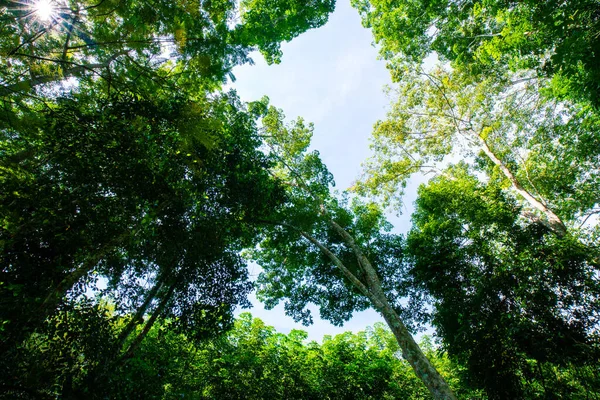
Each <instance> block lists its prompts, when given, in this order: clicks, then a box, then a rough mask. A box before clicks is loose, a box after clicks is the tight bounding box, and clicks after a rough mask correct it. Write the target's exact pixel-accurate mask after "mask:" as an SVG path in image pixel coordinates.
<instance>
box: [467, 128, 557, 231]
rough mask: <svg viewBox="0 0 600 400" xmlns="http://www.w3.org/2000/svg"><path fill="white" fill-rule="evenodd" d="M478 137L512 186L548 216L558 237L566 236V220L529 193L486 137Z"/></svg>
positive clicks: (547, 218) (548, 224)
mask: <svg viewBox="0 0 600 400" xmlns="http://www.w3.org/2000/svg"><path fill="white" fill-rule="evenodd" d="M478 137H479V142H480V143H481V149H482V150H483V152H484V153H485V154H486V155H487V156H488V158H489V159H490V160H492V162H493V163H494V164H496V165H497V166H498V167H499V168H500V170H501V171H502V173H503V174H504V176H506V177H507V178H508V180H509V181H510V183H511V184H512V187H513V188H514V189H515V190H516V191H517V193H519V194H520V195H521V196H523V197H524V198H525V200H527V202H528V203H529V204H530V205H531V206H532V207H533V208H535V209H536V210H538V211H540V212H541V213H542V214H543V215H544V216H545V217H546V221H545V222H547V223H546V224H545V225H547V226H548V227H549V228H550V229H551V230H552V231H553V232H554V233H555V234H556V235H557V236H558V237H563V236H565V235H566V234H567V227H566V226H565V224H564V222H563V221H562V220H561V219H560V217H559V216H558V215H556V213H555V212H554V211H552V210H551V209H549V208H548V207H547V206H546V205H545V204H544V203H542V202H541V201H539V200H538V199H536V198H535V196H533V195H532V194H531V193H529V191H528V190H527V189H525V188H524V187H523V185H521V182H519V180H518V179H517V177H516V176H515V175H514V174H513V173H512V171H511V170H510V169H508V167H507V166H506V165H505V164H504V162H503V161H502V160H500V158H498V156H496V154H495V153H494V152H493V151H492V149H490V146H488V144H487V142H486V141H485V139H484V138H482V137H481V136H478Z"/></svg>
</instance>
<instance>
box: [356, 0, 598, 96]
mask: <svg viewBox="0 0 600 400" xmlns="http://www.w3.org/2000/svg"><path fill="white" fill-rule="evenodd" d="M352 4H353V6H354V7H355V8H356V9H357V10H358V12H359V13H360V15H361V17H362V21H363V25H364V26H365V27H368V28H371V29H372V31H373V35H374V37H375V41H376V42H377V43H378V44H380V45H381V54H382V56H383V57H384V58H385V59H387V60H390V63H391V65H392V68H394V66H395V65H396V63H403V62H409V63H415V62H416V63H417V64H420V63H421V62H422V61H423V60H424V59H425V58H426V57H427V56H429V55H431V54H433V53H435V54H437V55H438V57H440V58H441V59H442V60H443V61H451V62H452V65H453V67H455V68H457V69H460V70H465V71H468V73H469V74H471V75H473V76H477V77H485V76H489V75H490V74H494V73H498V71H505V70H506V69H510V70H512V71H518V70H524V69H525V70H527V69H534V70H536V71H537V72H538V73H539V74H540V75H544V76H547V77H550V78H553V80H554V82H555V83H556V85H557V89H558V90H557V92H555V94H557V95H559V96H561V94H562V95H565V96H566V97H569V98H571V99H574V100H576V101H580V100H584V101H587V100H591V102H592V103H593V104H595V105H596V107H597V106H598V105H599V104H600V102H599V101H600V87H599V86H598V82H599V81H600V80H599V79H598V78H599V76H600V75H599V74H600V69H599V67H598V66H599V65H600V62H599V60H598V54H600V52H599V51H598V50H599V46H600V36H599V35H598V32H600V25H599V21H600V18H598V8H599V7H598V6H599V3H598V1H597V0H585V1H577V2H558V1H550V0H548V1H537V0H526V1H518V2H515V1H505V0H486V1H480V2H474V1H470V2H455V1H449V0H435V1H406V0H399V1H388V0H353V1H352Z"/></svg>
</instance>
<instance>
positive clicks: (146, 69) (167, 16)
mask: <svg viewBox="0 0 600 400" xmlns="http://www.w3.org/2000/svg"><path fill="white" fill-rule="evenodd" d="M333 6H334V3H333V2H332V1H313V2H310V3H306V2H291V1H281V2H278V3H273V2H268V3H265V2H262V1H245V2H242V4H241V5H240V7H241V9H238V5H237V4H236V2H235V1H232V0H211V1H198V0H180V1H163V0H160V1H157V2H153V3H152V4H149V3H147V2H144V1H137V0H127V1H102V2H100V3H98V2H92V1H86V0H82V1H78V0H73V1H65V2H64V6H62V7H58V3H57V4H55V8H56V10H55V12H54V14H53V15H52V16H51V17H50V18H49V20H48V21H44V20H42V19H40V18H39V17H38V16H37V15H36V13H35V12H33V6H27V3H25V4H24V5H20V3H16V2H15V3H12V4H11V3H9V4H8V5H3V10H2V14H0V22H1V28H0V37H2V40H0V57H2V61H3V62H2V63H1V64H2V67H0V77H1V79H2V84H3V86H4V88H3V90H2V92H1V94H2V96H10V95H11V93H13V92H17V93H21V92H23V93H30V92H31V89H33V88H34V87H35V86H37V85H40V84H47V83H53V82H54V83H56V82H60V81H63V80H65V79H67V78H69V77H76V78H77V79H78V81H80V82H81V81H86V80H90V79H91V80H97V78H102V79H103V81H104V84H105V85H106V88H107V89H108V90H111V88H116V90H117V91H119V90H122V89H123V88H127V89H128V90H131V91H138V92H143V93H152V92H153V91H155V90H157V89H156V88H157V87H163V88H164V87H165V86H166V87H168V88H170V89H172V88H173V85H177V86H179V88H186V89H187V90H189V89H192V90H194V91H196V92H199V91H203V90H207V89H208V90H214V89H218V88H219V87H220V84H221V82H222V81H223V80H224V79H225V77H226V76H227V75H228V74H229V75H230V74H231V69H232V68H233V67H234V66H236V65H240V64H243V63H246V62H250V61H251V60H250V58H249V57H248V54H249V53H250V52H251V51H253V50H255V49H259V50H261V52H263V54H264V55H265V57H266V58H267V60H268V61H269V62H275V61H278V60H279V59H280V58H281V51H280V49H279V44H280V42H282V41H289V40H291V39H293V38H294V37H296V36H298V35H299V34H301V33H302V32H304V31H306V30H308V29H311V28H316V27H319V26H321V25H323V24H324V23H325V22H326V21H327V17H328V14H329V13H331V12H332V11H333ZM267 27H268V28H269V29H268V30H265V29H266V28H267ZM24 76H29V78H27V79H24V78H23V77H24Z"/></svg>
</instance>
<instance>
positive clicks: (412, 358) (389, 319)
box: [330, 220, 456, 400]
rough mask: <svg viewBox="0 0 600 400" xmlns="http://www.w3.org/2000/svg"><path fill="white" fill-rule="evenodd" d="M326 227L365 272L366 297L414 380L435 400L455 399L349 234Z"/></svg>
mask: <svg viewBox="0 0 600 400" xmlns="http://www.w3.org/2000/svg"><path fill="white" fill-rule="evenodd" d="M330 225H331V226H332V227H333V229H334V230H335V231H336V232H337V233H338V234H339V235H340V236H342V238H343V239H344V241H345V242H346V244H348V246H350V248H352V250H353V251H354V254H355V255H356V258H357V259H358V262H359V264H360V265H361V267H362V268H363V270H364V272H365V277H366V280H367V286H368V288H369V293H370V296H369V298H370V299H371V302H372V303H373V305H374V306H375V308H376V309H377V311H379V313H381V315H382V316H383V318H384V319H385V322H386V323H387V325H388V326H389V328H390V329H391V331H392V333H393V334H394V336H395V337H396V341H397V342H398V345H399V346H400V349H402V356H403V357H404V359H405V360H406V361H408V363H409V364H410V365H411V367H412V368H413V370H414V371H415V374H416V375H417V377H418V378H419V379H421V381H422V382H423V383H424V384H425V386H426V387H427V389H428V390H429V392H430V393H431V395H432V396H433V397H434V398H435V399H443V400H456V396H455V395H454V393H453V392H452V389H450V386H448V383H446V381H445V380H444V378H443V377H442V376H441V375H440V373H439V372H438V371H437V370H436V369H435V367H434V366H433V365H431V363H430V362H429V360H428V359H427V357H426V356H425V354H423V352H422V351H421V348H420V347H419V345H418V344H417V343H416V342H415V340H414V339H413V337H412V335H411V334H410V332H409V331H408V329H407V328H406V325H404V322H402V319H401V318H400V316H399V315H398V313H397V312H396V311H395V310H394V308H393V307H392V306H391V304H390V303H389V301H388V299H387V296H386V295H385V292H384V291H383V288H382V287H381V281H380V279H379V276H378V275H377V271H376V270H375V268H373V266H372V265H371V262H370V261H369V260H368V259H367V257H365V255H364V254H363V252H362V250H361V249H360V247H359V246H358V245H357V244H356V242H355V241H354V238H353V237H352V235H350V234H349V233H348V232H347V231H346V230H345V229H344V228H342V227H341V226H340V225H338V224H337V223H336V222H335V221H333V220H331V221H330Z"/></svg>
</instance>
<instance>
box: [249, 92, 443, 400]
mask: <svg viewBox="0 0 600 400" xmlns="http://www.w3.org/2000/svg"><path fill="white" fill-rule="evenodd" d="M253 109H254V111H255V112H256V113H257V114H258V115H262V116H263V119H262V123H263V132H264V136H265V143H266V145H267V146H268V148H269V151H270V154H271V155H272V156H273V157H275V159H276V160H277V161H278V164H277V165H276V168H275V169H274V170H273V175H274V176H276V177H278V178H279V179H280V180H281V181H282V182H283V183H284V185H285V186H286V187H287V191H286V193H287V201H286V203H285V204H284V205H283V206H282V207H280V208H278V209H277V210H275V212H274V213H273V214H272V215H271V216H270V217H269V218H268V219H266V220H258V221H257V223H263V224H264V225H265V231H264V233H263V235H262V238H263V240H262V241H261V243H260V245H259V247H258V249H257V250H256V251H254V252H253V258H254V259H255V260H256V261H257V262H258V263H259V264H260V265H261V267H262V268H263V269H264V271H263V272H262V273H261V274H260V276H259V278H258V284H259V291H258V295H259V298H261V299H262V300H263V301H265V302H266V305H267V307H273V306H274V305H275V304H277V303H278V302H279V301H280V300H282V299H286V303H285V309H286V312H287V313H288V314H289V315H291V316H292V317H294V319H296V320H301V321H303V322H305V323H309V322H310V320H311V315H310V311H309V310H307V309H306V307H307V306H308V304H309V303H314V304H317V305H318V306H319V307H320V312H321V317H323V318H325V319H328V320H330V321H332V322H333V323H336V324H341V323H342V322H343V321H346V320H348V319H349V318H350V316H351V315H352V313H353V312H354V311H357V310H364V309H366V308H368V307H373V308H374V309H375V310H377V311H378V312H379V313H381V315H382V316H383V317H384V319H385V321H386V323H387V324H388V326H389V327H390V329H391V331H392V332H393V334H394V336H395V338H396V340H397V342H398V344H399V346H400V348H401V350H402V354H403V357H404V358H405V359H406V360H407V361H408V362H409V364H410V365H411V366H412V368H413V369H414V371H415V373H416V374H417V376H418V377H419V379H420V380H421V381H422V382H423V383H424V384H425V386H426V387H427V388H428V390H429V391H430V393H431V394H432V395H433V396H434V397H435V398H439V399H454V398H455V395H454V394H453V392H452V390H451V389H450V387H449V386H448V384H447V383H446V382H445V381H444V379H443V377H442V376H441V375H440V374H439V373H438V371H437V370H436V369H435V368H434V367H433V366H432V364H431V363H430V362H429V360H428V359H427V357H426V356H425V355H424V354H423V352H422V351H421V349H420V348H419V346H418V345H417V343H416V342H415V341H414V339H413V337H412V336H411V333H410V331H409V328H408V327H407V325H406V324H405V322H404V320H403V317H404V316H407V315H410V314H411V311H412V310H411V308H412V307H411V306H410V305H409V307H403V306H402V305H401V303H400V300H401V299H402V298H403V297H404V295H405V293H406V288H405V287H404V286H403V278H402V273H403V268H402V266H403V262H402V239H401V238H400V237H399V236H397V235H393V234H389V233H386V231H387V230H389V229H390V224H389V223H388V222H387V221H386V220H385V218H384V216H383V213H382V211H381V209H380V208H379V207H377V206H375V205H373V204H361V203H359V202H355V203H353V204H352V205H351V207H346V206H345V204H344V202H340V201H339V200H338V199H337V198H336V197H335V196H333V195H332V194H331V193H330V186H331V185H332V184H333V177H332V176H331V174H330V173H329V172H328V171H327V168H326V167H325V166H324V165H323V164H322V162H321V160H320V159H319V156H318V153H317V152H312V153H307V151H306V150H307V147H308V146H309V144H310V138H311V135H312V125H307V124H306V123H305V122H304V121H303V120H302V119H298V120H297V121H295V122H294V123H292V124H289V125H286V124H285V121H284V116H283V114H282V112H281V111H280V110H278V109H276V108H274V107H268V99H263V101H262V102H258V103H255V104H254V106H253ZM251 110H252V109H251ZM413 303H418V301H417V302H414V301H413ZM411 305H413V304H411Z"/></svg>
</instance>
